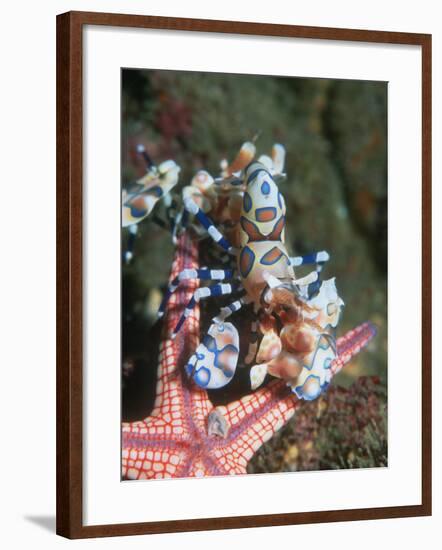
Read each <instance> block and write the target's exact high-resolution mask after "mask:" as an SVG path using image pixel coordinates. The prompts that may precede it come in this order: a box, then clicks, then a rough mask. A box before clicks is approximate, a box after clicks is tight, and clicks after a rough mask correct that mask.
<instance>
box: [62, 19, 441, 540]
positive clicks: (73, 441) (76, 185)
mask: <svg viewBox="0 0 442 550" xmlns="http://www.w3.org/2000/svg"><path fill="white" fill-rule="evenodd" d="M84 25H101V26H113V27H133V28H145V29H167V30H185V31H193V32H216V33H229V34H243V35H261V36H278V37H293V38H313V39H322V40H341V41H360V42H371V43H373V42H374V43H376V42H377V43H382V44H404V45H417V46H421V48H422V396H425V399H423V398H422V503H421V504H420V505H410V506H393V507H382V508H364V509H348V510H330V511H321V512H303V513H284V514H270V515H258V516H241V517H220V518H207V519H188V520H174V521H160V522H146V523H130V524H112V525H93V526H84V525H83V522H82V511H83V502H82V491H83V481H82V480H83V462H82V453H83V449H82V436H83V434H82V421H83V409H82V406H83V401H82V368H83V347H82V346H83V338H82V330H83V326H82V319H83V317H82V316H83V306H82V299H83V293H82V277H83V267H82V266H83V260H82V254H83V250H82V231H83V226H82V165H83V150H82V149H83V146H82V140H83V128H82V113H83V97H82V96H83V80H82V79H83V75H82V55H83V42H82V30H83V26H84ZM426 515H431V35H427V34H413V33H400V32H385V31H368V30H354V29H336V28H319V27H303V26H291V25H274V24H264V23H245V22H238V21H212V20H200V19H181V18H170V17H151V16H139V15H121V14H109V13H89V12H69V13H65V14H62V15H59V16H58V17H57V533H58V534H60V535H62V536H65V537H68V538H86V537H102V536H115V535H135V534H147V533H164V532H169V533H171V532H177V531H200V530H210V529H230V528H244V527H264V526H271V525H290V524H301V523H319V522H335V521H352V520H364V519H381V518H399V517H410V516H426Z"/></svg>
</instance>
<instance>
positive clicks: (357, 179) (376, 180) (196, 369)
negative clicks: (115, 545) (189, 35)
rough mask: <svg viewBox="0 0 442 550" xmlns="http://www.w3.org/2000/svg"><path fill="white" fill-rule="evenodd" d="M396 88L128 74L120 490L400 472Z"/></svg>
mask: <svg viewBox="0 0 442 550" xmlns="http://www.w3.org/2000/svg"><path fill="white" fill-rule="evenodd" d="M387 113H388V83H387V82H385V81H369V80H366V81H365V80H342V79H325V78H324V79H323V78H305V77H295V76H293V77H292V76H290V77H287V76H277V75H249V74H224V73H211V72H190V71H172V70H157V69H155V70H153V69H148V68H139V69H134V68H122V69H121V182H122V193H121V197H122V198H121V423H122V427H121V479H122V480H123V481H130V480H153V479H165V478H188V477H207V476H223V475H245V474H261V473H268V474H270V473H288V472H303V471H320V470H340V469H361V468H365V469H367V468H385V467H388V440H387V439H388V438H387V434H388V407H387V403H388V363H387V349H388V319H387V275H388V273H387V258H388V256H387V254H388V250H387V245H388V182H387V158H388V151H387V118H388V117H387Z"/></svg>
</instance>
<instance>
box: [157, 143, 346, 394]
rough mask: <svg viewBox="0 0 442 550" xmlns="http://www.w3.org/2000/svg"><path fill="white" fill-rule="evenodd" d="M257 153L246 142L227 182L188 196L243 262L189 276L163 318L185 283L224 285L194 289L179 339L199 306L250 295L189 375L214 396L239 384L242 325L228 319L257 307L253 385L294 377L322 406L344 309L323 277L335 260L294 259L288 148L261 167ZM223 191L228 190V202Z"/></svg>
mask: <svg viewBox="0 0 442 550" xmlns="http://www.w3.org/2000/svg"><path fill="white" fill-rule="evenodd" d="M254 154H255V150H254V145H253V144H252V143H250V142H249V143H246V144H244V145H243V147H242V148H241V150H240V154H239V155H238V157H237V159H235V161H234V162H233V163H232V165H231V166H230V167H229V166H228V165H225V167H224V173H222V177H221V178H219V179H218V180H215V179H213V178H211V177H210V176H209V175H207V176H205V177H204V178H200V179H201V181H203V182H204V185H202V186H200V187H198V185H197V183H198V182H196V181H195V178H194V181H193V182H192V185H191V186H189V187H190V189H188V190H187V191H185V193H184V207H185V209H186V211H187V212H188V213H189V214H191V215H192V216H194V217H195V218H196V220H198V222H199V223H200V224H201V226H202V227H203V228H204V229H205V230H206V231H207V233H208V235H209V237H210V238H211V239H212V240H213V241H214V242H215V243H217V245H218V246H219V247H220V249H222V250H223V251H224V252H225V253H227V254H229V255H230V256H231V257H232V258H233V259H234V265H233V266H232V267H231V268H229V269H209V268H203V269H192V270H190V269H188V270H184V271H183V272H181V273H180V274H179V275H178V277H177V278H176V279H175V280H174V281H173V282H172V283H171V285H170V286H169V288H168V291H167V293H166V295H165V299H164V302H163V305H162V307H161V308H160V315H161V313H162V312H163V311H164V308H165V307H166V304H167V300H168V298H169V296H170V295H171V294H172V293H173V292H174V291H175V290H176V288H177V287H178V285H179V284H180V282H181V281H183V280H186V279H199V280H202V281H211V282H214V283H215V284H212V285H211V286H202V287H199V288H198V289H197V290H196V291H195V293H194V295H193V297H192V299H191V300H190V302H189V303H188V304H187V307H186V309H185V311H184V313H183V315H182V317H181V318H180V320H179V321H178V323H177V326H176V328H175V330H174V332H173V334H172V337H174V336H175V335H176V334H177V333H178V332H179V331H180V329H181V327H182V326H183V324H184V323H185V321H186V318H187V317H188V316H189V315H190V313H191V311H192V309H193V308H194V307H195V305H196V304H197V303H198V302H199V301H200V300H202V299H206V298H209V297H214V296H226V295H231V294H233V293H235V292H237V291H239V292H241V297H239V298H238V299H236V300H234V301H233V302H232V303H230V304H229V305H228V306H226V307H223V308H221V310H220V312H219V314H218V315H217V316H216V317H214V318H213V319H212V322H211V325H210V328H209V330H208V331H207V334H206V336H205V337H204V338H203V339H202V341H201V343H200V344H199V346H198V347H197V349H196V350H195V353H194V354H193V355H192V357H191V358H190V359H189V361H188V362H187V365H186V367H185V369H186V372H187V374H188V375H189V376H190V377H191V378H193V380H194V381H195V382H196V383H197V384H198V385H199V386H201V387H203V388H208V389H215V388H221V387H223V386H225V385H226V384H228V383H229V382H230V380H231V379H232V377H233V376H234V374H235V371H236V367H237V363H238V357H239V335H238V331H237V329H236V327H235V326H234V324H233V323H231V322H226V320H227V319H228V318H229V317H230V316H231V315H232V314H233V313H235V312H237V311H238V310H239V309H241V308H242V307H243V306H245V305H250V306H251V307H252V308H253V313H254V317H255V318H254V321H253V323H252V336H251V338H250V344H249V350H248V353H247V356H246V358H245V363H246V364H248V365H251V364H252V363H253V362H256V364H255V365H254V366H253V367H252V368H251V370H250V380H251V385H252V387H253V388H256V387H258V386H259V385H260V384H261V383H262V382H263V380H264V378H265V376H266V375H267V374H270V375H272V376H276V377H279V378H282V379H284V380H286V381H287V383H288V385H289V386H290V387H291V389H292V391H293V392H294V393H296V395H297V396H298V397H301V398H304V399H314V398H315V397H317V396H318V395H319V394H320V393H321V392H322V391H323V390H324V389H325V388H326V387H327V385H328V382H329V380H330V370H329V369H330V365H331V363H332V361H333V360H334V359H335V358H336V345H335V337H334V329H335V327H336V325H337V323H338V321H339V316H340V311H341V308H342V305H343V302H342V300H341V299H340V298H339V296H338V294H337V292H336V287H335V284H334V279H330V280H328V281H323V282H321V280H320V272H321V269H322V266H323V264H324V263H325V262H326V261H328V260H329V255H328V253H327V252H325V251H321V252H316V253H312V254H309V255H307V256H298V257H290V256H289V253H288V251H287V249H286V246H285V225H286V207H285V202H284V198H283V196H282V194H281V192H280V191H279V189H278V186H277V183H276V182H277V181H278V180H280V179H282V178H283V177H284V174H283V167H284V156H285V150H284V148H283V147H282V146H281V145H275V146H274V147H273V151H272V156H271V157H267V156H261V157H260V158H259V159H258V161H253V160H252V159H253V157H254ZM197 176H198V174H197ZM214 186H218V187H219V189H221V190H226V194H225V195H226V196H225V197H223V194H222V192H221V193H220V192H219V191H216V188H215V189H214ZM192 187H193V188H194V189H193V188H192ZM232 188H234V192H233V193H232V192H231V190H232ZM185 189H186V188H185ZM214 191H215V192H214ZM232 197H233V198H232ZM226 211H227V213H226ZM207 212H210V213H211V214H213V217H209V216H208V214H207ZM213 218H216V219H217V222H219V223H221V224H222V223H223V222H225V221H228V222H230V223H229V224H228V228H229V234H227V233H228V232H227V231H224V232H223V231H220V229H218V227H217V226H216V225H215V221H214V219H213ZM307 264H313V265H315V269H314V270H313V271H312V272H311V273H309V274H308V275H307V276H305V277H302V278H296V276H295V271H294V268H295V267H298V266H301V265H307ZM258 342H259V344H258Z"/></svg>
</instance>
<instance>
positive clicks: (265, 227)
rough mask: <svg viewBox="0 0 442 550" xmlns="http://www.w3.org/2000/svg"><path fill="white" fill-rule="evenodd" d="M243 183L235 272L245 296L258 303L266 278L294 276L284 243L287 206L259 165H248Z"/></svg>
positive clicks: (285, 279) (262, 166)
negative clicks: (238, 247)
mask: <svg viewBox="0 0 442 550" xmlns="http://www.w3.org/2000/svg"><path fill="white" fill-rule="evenodd" d="M244 180H245V183H246V191H245V192H244V197H243V201H242V208H241V215H240V220H239V224H238V231H239V242H240V251H239V254H238V271H239V274H240V277H241V282H242V285H243V287H244V289H245V290H246V292H247V295H248V296H249V297H250V298H251V300H252V301H253V302H254V303H255V304H259V303H260V300H261V298H262V293H263V290H264V289H265V288H266V287H267V279H268V276H269V275H272V276H273V277H276V278H277V279H279V280H280V281H291V280H293V279H294V278H295V273H294V270H293V267H292V265H291V263H290V259H289V255H288V253H287V250H286V247H285V244H284V241H285V215H286V207H285V202H284V198H283V196H282V194H281V192H280V191H279V189H278V186H277V185H276V183H275V181H274V180H273V178H272V176H271V174H270V173H269V172H268V170H267V169H266V167H265V166H264V165H263V164H262V163H260V162H253V163H252V164H251V165H249V167H248V168H247V170H246V172H245V177H244Z"/></svg>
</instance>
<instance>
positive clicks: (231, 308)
mask: <svg viewBox="0 0 442 550" xmlns="http://www.w3.org/2000/svg"><path fill="white" fill-rule="evenodd" d="M250 302H251V299H250V298H249V297H248V296H243V297H242V298H240V299H239V300H235V301H234V302H232V303H231V304H228V305H227V306H226V307H222V308H221V309H220V310H219V313H218V315H217V316H216V317H214V318H213V319H212V323H224V321H225V320H226V319H227V318H228V317H230V316H231V315H232V313H236V312H237V311H239V310H240V309H241V308H242V306H243V305H246V304H250Z"/></svg>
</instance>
